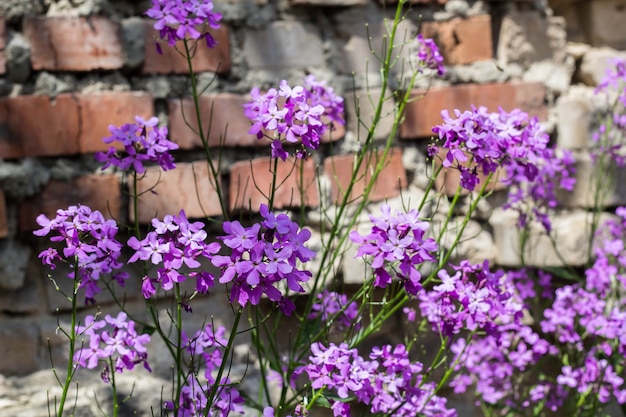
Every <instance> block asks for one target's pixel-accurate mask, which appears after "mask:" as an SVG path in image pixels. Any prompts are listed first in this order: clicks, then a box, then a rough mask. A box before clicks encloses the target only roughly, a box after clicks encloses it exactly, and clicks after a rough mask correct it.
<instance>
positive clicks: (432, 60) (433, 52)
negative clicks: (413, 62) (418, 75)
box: [416, 33, 446, 76]
mask: <svg viewBox="0 0 626 417" xmlns="http://www.w3.org/2000/svg"><path fill="white" fill-rule="evenodd" d="M416 41H417V59H418V60H419V68H418V70H419V71H420V72H421V71H423V70H422V68H430V69H433V70H437V75H439V76H442V75H443V74H445V73H446V69H445V68H444V66H443V56H441V53H440V52H439V47H437V44H435V41H434V40H432V39H430V38H424V36H423V35H422V34H421V33H420V34H419V35H417V39H416Z"/></svg>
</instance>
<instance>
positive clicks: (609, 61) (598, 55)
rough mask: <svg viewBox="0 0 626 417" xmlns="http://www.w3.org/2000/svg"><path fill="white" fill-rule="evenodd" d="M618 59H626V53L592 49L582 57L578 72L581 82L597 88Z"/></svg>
mask: <svg viewBox="0 0 626 417" xmlns="http://www.w3.org/2000/svg"><path fill="white" fill-rule="evenodd" d="M616 59H626V52H623V51H617V50H615V49H612V48H592V49H590V50H588V51H587V52H586V53H585V54H584V55H583V57H582V63H581V64H580V69H579V71H578V77H579V79H580V81H581V82H583V83H585V84H586V85H590V86H593V87H595V86H597V85H598V84H600V82H601V81H602V80H603V79H604V77H605V76H606V73H607V71H608V70H609V69H611V68H612V66H613V62H614V61H615V60H616Z"/></svg>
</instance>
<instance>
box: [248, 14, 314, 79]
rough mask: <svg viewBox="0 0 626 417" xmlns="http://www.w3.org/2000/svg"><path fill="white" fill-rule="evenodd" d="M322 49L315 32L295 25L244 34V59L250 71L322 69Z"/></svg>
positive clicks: (273, 25)
mask: <svg viewBox="0 0 626 417" xmlns="http://www.w3.org/2000/svg"><path fill="white" fill-rule="evenodd" d="M323 51H324V45H323V43H322V39H321V37H320V34H319V33H318V31H317V29H316V28H315V27H313V26H311V25H307V24H303V23H300V22H294V21H289V22H286V21H283V22H274V23H272V24H270V25H269V26H268V27H266V28H264V29H259V30H247V31H246V32H245V40H244V45H243V55H244V57H245V59H246V61H247V63H248V66H250V68H253V69H267V70H287V69H291V68H300V69H305V68H309V67H321V66H323V65H324V63H325V61H324V53H323Z"/></svg>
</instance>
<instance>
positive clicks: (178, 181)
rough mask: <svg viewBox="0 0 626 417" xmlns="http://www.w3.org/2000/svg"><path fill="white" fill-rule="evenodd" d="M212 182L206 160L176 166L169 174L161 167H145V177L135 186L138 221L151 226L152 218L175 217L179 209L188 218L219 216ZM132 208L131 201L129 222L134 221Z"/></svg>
mask: <svg viewBox="0 0 626 417" xmlns="http://www.w3.org/2000/svg"><path fill="white" fill-rule="evenodd" d="M209 178H210V179H209ZM213 183H214V178H213V176H211V175H210V170H209V167H208V165H207V163H206V162H205V161H198V162H193V163H178V164H176V169H173V170H170V171H163V170H162V169H161V168H160V167H149V168H147V169H146V175H145V176H143V177H142V179H141V181H139V182H138V184H137V191H138V192H139V194H140V196H139V204H138V207H137V217H138V218H139V222H140V223H150V221H151V220H152V219H153V218H154V217H159V218H163V216H165V215H166V214H178V213H179V212H180V210H181V209H183V210H185V213H186V214H187V217H189V218H196V219H197V218H203V217H207V216H219V215H221V214H222V209H221V206H220V203H219V198H218V195H217V192H216V191H215V188H214V187H213V185H211V184H213ZM131 191H132V189H131ZM131 200H132V198H131ZM133 207H134V206H133V203H132V201H131V203H130V216H129V217H130V219H131V221H134V219H135V215H134V212H133V211H134V209H133Z"/></svg>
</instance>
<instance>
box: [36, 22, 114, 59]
mask: <svg viewBox="0 0 626 417" xmlns="http://www.w3.org/2000/svg"><path fill="white" fill-rule="evenodd" d="M24 35H25V36H26V37H27V39H28V41H29V43H30V45H31V48H32V52H31V63H32V66H33V69H35V70H51V71H91V70H96V69H105V70H112V69H119V68H122V66H123V65H124V59H123V51H122V42H121V38H120V26H119V24H117V23H115V22H113V21H112V20H109V19H107V18H106V17H101V16H90V17H87V18H83V17H27V18H25V20H24Z"/></svg>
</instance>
